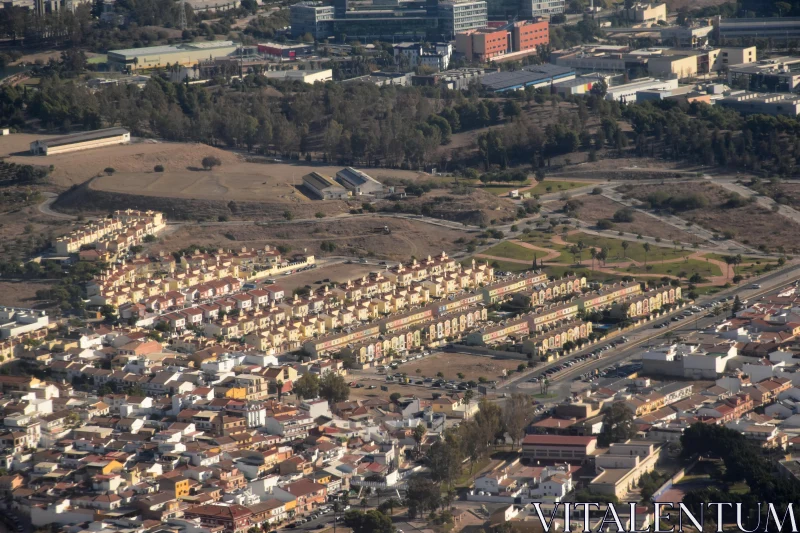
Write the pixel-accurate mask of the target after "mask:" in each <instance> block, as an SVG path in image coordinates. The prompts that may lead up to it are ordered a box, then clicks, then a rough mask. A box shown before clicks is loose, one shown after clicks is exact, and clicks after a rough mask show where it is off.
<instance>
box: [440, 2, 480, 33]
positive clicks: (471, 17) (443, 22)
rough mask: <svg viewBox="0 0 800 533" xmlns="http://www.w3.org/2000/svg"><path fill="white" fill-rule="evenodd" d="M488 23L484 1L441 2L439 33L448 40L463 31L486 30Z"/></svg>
mask: <svg viewBox="0 0 800 533" xmlns="http://www.w3.org/2000/svg"><path fill="white" fill-rule="evenodd" d="M487 22H488V18H487V13H486V2H484V1H483V0H480V1H470V0H467V1H451V0H447V1H445V2H442V1H440V2H439V31H440V32H441V34H442V35H443V36H444V37H445V38H447V39H453V38H455V36H456V34H457V33H459V32H462V31H467V30H473V29H477V28H485V27H486V25H487Z"/></svg>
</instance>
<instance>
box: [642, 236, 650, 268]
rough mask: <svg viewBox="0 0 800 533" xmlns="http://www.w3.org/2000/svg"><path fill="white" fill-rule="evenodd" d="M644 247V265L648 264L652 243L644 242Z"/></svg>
mask: <svg viewBox="0 0 800 533" xmlns="http://www.w3.org/2000/svg"><path fill="white" fill-rule="evenodd" d="M642 248H644V266H647V252H649V251H650V243H649V242H646V243H644V244H643V245H642Z"/></svg>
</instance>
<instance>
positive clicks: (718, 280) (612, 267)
mask: <svg viewBox="0 0 800 533" xmlns="http://www.w3.org/2000/svg"><path fill="white" fill-rule="evenodd" d="M582 232H583V230H572V231H570V232H569V233H568V235H572V234H575V233H582ZM550 240H551V241H552V242H553V244H558V245H560V246H573V245H574V243H571V242H568V241H565V240H564V239H563V238H562V237H561V235H553V236H552V237H551V238H550ZM509 242H512V243H514V244H516V245H518V246H522V247H523V248H528V249H531V250H537V251H540V252H545V253H546V254H547V255H545V256H543V257H542V258H537V260H541V261H542V262H546V263H547V265H548V266H563V267H575V268H590V269H591V270H592V271H597V272H602V273H604V274H610V275H615V276H625V275H632V276H634V277H640V278H663V277H668V278H672V279H678V277H677V276H675V275H671V274H663V273H646V272H644V273H642V272H637V273H635V274H632V273H629V272H625V269H627V268H630V267H638V268H641V267H643V266H646V265H645V263H643V262H642V261H636V260H634V259H626V260H623V261H616V262H611V263H608V262H606V263H603V264H602V265H600V263H599V262H598V263H597V264H591V265H587V264H585V261H590V262H591V263H594V261H592V260H591V259H588V260H586V259H581V260H580V261H579V262H577V263H565V262H556V261H551V260H552V259H555V258H557V257H560V256H561V255H562V252H559V251H557V250H553V249H551V248H545V247H542V246H535V245H533V244H530V243H527V242H522V241H518V240H516V239H511V240H510V241H509ZM662 248H666V246H662ZM707 253H708V252H702V251H694V252H692V253H690V254H688V255H685V256H681V257H674V258H672V259H665V260H661V261H659V260H658V258H657V257H654V261H650V263H651V264H652V263H660V264H665V263H683V262H686V261H690V260H695V261H705V262H706V263H710V264H713V265H716V266H717V267H718V268H719V270H720V273H721V274H720V275H706V276H705V277H706V279H707V280H708V281H705V282H703V283H698V284H697V286H698V287H706V286H712V285H724V284H725V283H727V282H729V281H730V279H731V278H729V277H728V265H727V264H726V263H725V262H724V261H721V260H719V259H714V258H711V257H708V256H707ZM475 257H477V258H481V259H488V260H490V261H505V262H507V263H514V264H519V265H531V263H532V260H527V259H514V258H509V257H501V256H496V255H490V254H483V253H478V254H475ZM752 264H753V263H741V265H740V266H748V265H752Z"/></svg>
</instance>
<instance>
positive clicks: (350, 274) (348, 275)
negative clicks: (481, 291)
mask: <svg viewBox="0 0 800 533" xmlns="http://www.w3.org/2000/svg"><path fill="white" fill-rule="evenodd" d="M382 268H384V267H380V266H376V265H360V264H355V263H353V264H349V265H347V264H344V263H334V264H331V265H325V266H320V267H317V268H315V269H313V270H306V271H305V272H298V273H297V274H290V275H288V276H281V277H279V278H277V279H276V281H277V282H278V284H279V285H280V286H281V287H283V288H284V289H286V291H293V290H294V289H297V288H300V287H305V286H306V285H310V286H311V287H312V288H313V289H314V290H316V289H318V288H319V287H320V285H321V284H322V283H328V281H325V280H326V279H327V280H329V282H331V283H332V282H336V283H344V282H346V281H347V280H354V279H357V278H360V277H362V276H364V275H367V274H369V273H370V272H376V271H378V270H380V269H382Z"/></svg>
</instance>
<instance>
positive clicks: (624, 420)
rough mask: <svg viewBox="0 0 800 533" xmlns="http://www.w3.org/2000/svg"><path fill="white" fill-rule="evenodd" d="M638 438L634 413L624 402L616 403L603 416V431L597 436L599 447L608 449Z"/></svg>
mask: <svg viewBox="0 0 800 533" xmlns="http://www.w3.org/2000/svg"><path fill="white" fill-rule="evenodd" d="M635 436H636V426H635V425H634V423H633V411H631V410H630V408H629V407H628V406H627V405H625V404H624V403H622V402H614V403H612V404H611V407H609V408H608V410H607V411H606V412H605V414H604V415H603V429H602V430H601V431H600V434H599V435H598V436H597V445H598V446H600V447H603V448H605V447H607V446H608V445H609V444H613V443H615V442H625V441H626V440H628V439H632V438H633V437H635Z"/></svg>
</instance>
